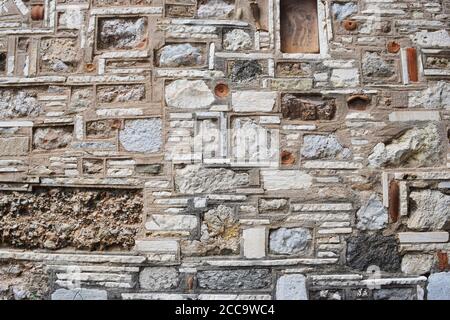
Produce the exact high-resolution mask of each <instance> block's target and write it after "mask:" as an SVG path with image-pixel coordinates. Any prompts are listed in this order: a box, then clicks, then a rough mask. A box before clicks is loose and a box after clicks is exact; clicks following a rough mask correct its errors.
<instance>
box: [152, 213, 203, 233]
mask: <svg viewBox="0 0 450 320" xmlns="http://www.w3.org/2000/svg"><path fill="white" fill-rule="evenodd" d="M197 225H198V218H197V217H196V216H194V215H186V214H183V215H180V214H178V215H171V214H153V215H152V216H151V218H150V219H149V220H147V223H146V224H145V228H146V229H147V230H149V231H187V232H194V231H195V230H196V229H197Z"/></svg>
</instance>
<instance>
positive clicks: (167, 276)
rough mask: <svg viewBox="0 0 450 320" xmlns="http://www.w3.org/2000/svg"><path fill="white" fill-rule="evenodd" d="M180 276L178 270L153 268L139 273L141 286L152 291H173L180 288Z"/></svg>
mask: <svg viewBox="0 0 450 320" xmlns="http://www.w3.org/2000/svg"><path fill="white" fill-rule="evenodd" d="M179 283H180V276H179V273H178V271H177V269H176V268H170V267H151V268H144V269H143V270H142V271H141V272H140V273H139V285H140V287H141V288H142V289H146V290H150V291H161V290H171V289H175V288H177V287H178V285H179Z"/></svg>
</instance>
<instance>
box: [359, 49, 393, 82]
mask: <svg viewBox="0 0 450 320" xmlns="http://www.w3.org/2000/svg"><path fill="white" fill-rule="evenodd" d="M362 70H363V74H364V75H365V76H367V77H390V76H392V75H393V74H394V70H393V69H392V67H391V66H390V65H389V64H388V63H387V62H386V61H385V60H384V59H383V58H382V57H381V56H380V55H379V54H377V53H376V52H366V53H365V54H364V56H363V59H362Z"/></svg>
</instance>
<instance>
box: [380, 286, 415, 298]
mask: <svg viewBox="0 0 450 320" xmlns="http://www.w3.org/2000/svg"><path fill="white" fill-rule="evenodd" d="M416 291H417V289H416V288H392V289H380V290H374V291H373V299H374V300H416V299H417V295H416Z"/></svg>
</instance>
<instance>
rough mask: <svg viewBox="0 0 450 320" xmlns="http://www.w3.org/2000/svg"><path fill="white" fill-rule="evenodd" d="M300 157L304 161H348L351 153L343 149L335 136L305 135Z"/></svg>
mask: <svg viewBox="0 0 450 320" xmlns="http://www.w3.org/2000/svg"><path fill="white" fill-rule="evenodd" d="M301 155H302V157H304V158H305V159H339V160H341V159H348V158H350V156H351V151H350V149H348V148H345V147H343V146H342V145H341V144H340V143H339V141H338V139H337V138H336V136H334V135H330V136H323V135H306V136H305V137H304V138H303V146H302V149H301Z"/></svg>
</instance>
